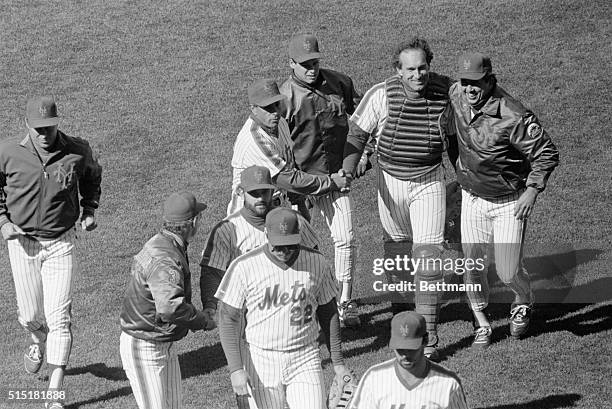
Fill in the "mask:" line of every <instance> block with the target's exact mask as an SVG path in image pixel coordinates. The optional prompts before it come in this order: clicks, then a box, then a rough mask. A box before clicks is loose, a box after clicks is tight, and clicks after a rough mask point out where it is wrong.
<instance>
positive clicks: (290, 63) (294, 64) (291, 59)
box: [289, 58, 297, 68]
mask: <svg viewBox="0 0 612 409" xmlns="http://www.w3.org/2000/svg"><path fill="white" fill-rule="evenodd" d="M296 65H297V63H296V62H295V61H294V60H293V58H289V66H290V67H291V68H295V66H296Z"/></svg>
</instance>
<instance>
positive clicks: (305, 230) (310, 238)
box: [298, 215, 320, 250]
mask: <svg viewBox="0 0 612 409" xmlns="http://www.w3.org/2000/svg"><path fill="white" fill-rule="evenodd" d="M298 222H299V224H300V236H302V243H301V244H302V246H304V247H308V248H309V249H313V250H317V249H319V246H320V242H319V236H317V233H315V231H314V229H313V228H312V225H311V224H310V223H308V221H307V220H306V219H305V218H304V216H302V215H298Z"/></svg>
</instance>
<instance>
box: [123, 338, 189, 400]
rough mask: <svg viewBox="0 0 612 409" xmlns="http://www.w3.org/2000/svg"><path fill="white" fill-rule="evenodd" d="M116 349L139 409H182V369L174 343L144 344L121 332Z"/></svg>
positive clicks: (143, 341) (144, 341)
mask: <svg viewBox="0 0 612 409" xmlns="http://www.w3.org/2000/svg"><path fill="white" fill-rule="evenodd" d="M119 348H120V353H121V362H122V364H123V369H124V370H125V374H126V375H127V377H128V379H129V380H130V385H131V386H132V391H133V392H134V397H135V398H136V403H137V404H138V407H139V408H140V409H179V408H180V407H181V400H182V390H181V368H180V365H179V360H178V355H177V352H176V346H175V345H174V342H156V341H146V340H143V339H138V338H134V337H133V336H131V335H129V334H126V333H125V332H121V337H120V339H119Z"/></svg>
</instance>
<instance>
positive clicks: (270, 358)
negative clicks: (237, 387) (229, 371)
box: [243, 343, 327, 409]
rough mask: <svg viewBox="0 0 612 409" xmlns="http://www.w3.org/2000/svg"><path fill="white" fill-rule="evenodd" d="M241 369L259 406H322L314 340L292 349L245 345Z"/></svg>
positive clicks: (301, 408) (308, 408)
mask: <svg viewBox="0 0 612 409" xmlns="http://www.w3.org/2000/svg"><path fill="white" fill-rule="evenodd" d="M245 355H246V356H243V362H244V369H245V370H246V372H247V373H248V374H249V377H250V379H251V384H252V385H253V389H252V392H253V398H254V399H255V402H256V404H257V407H258V408H259V409H283V408H286V407H287V406H288V407H289V408H291V409H325V408H326V406H327V405H326V403H325V390H324V389H325V388H324V386H323V372H322V369H321V358H320V356H319V348H318V345H317V344H316V343H313V344H310V345H307V346H305V347H303V348H300V349H298V350H295V351H273V350H265V349H261V348H257V347H256V346H254V345H248V347H247V348H246V349H245Z"/></svg>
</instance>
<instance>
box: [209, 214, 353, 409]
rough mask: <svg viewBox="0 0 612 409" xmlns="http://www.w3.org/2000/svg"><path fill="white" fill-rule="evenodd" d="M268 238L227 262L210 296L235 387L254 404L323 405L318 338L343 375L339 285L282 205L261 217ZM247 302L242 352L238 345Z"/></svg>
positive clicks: (276, 407)
mask: <svg viewBox="0 0 612 409" xmlns="http://www.w3.org/2000/svg"><path fill="white" fill-rule="evenodd" d="M265 231H266V237H267V240H268V242H267V243H266V244H265V245H263V246H261V247H258V248H256V249H254V250H252V251H250V252H248V253H246V254H243V255H242V256H240V257H238V258H237V259H236V260H234V262H233V263H232V264H231V265H230V266H229V268H228V270H227V272H226V274H225V276H224V277H223V280H222V281H221V284H220V286H219V289H218V290H217V293H216V294H215V296H216V297H217V298H218V299H219V301H220V303H219V317H220V322H219V332H220V337H221V344H222V346H223V350H224V352H225V356H226V358H227V361H228V366H229V370H230V374H231V376H230V378H231V382H232V388H233V390H234V392H235V393H236V394H237V395H240V396H243V395H247V394H248V393H249V386H250V387H251V388H252V394H253V398H254V400H255V403H256V404H257V407H258V408H266V409H282V408H283V406H284V405H285V404H288V406H289V408H291V409H296V408H303V409H323V408H325V399H326V397H325V396H324V395H325V391H324V387H323V377H322V369H321V360H320V357H319V348H318V343H317V337H318V332H319V323H320V324H321V328H322V329H323V331H324V332H325V334H326V335H327V337H328V339H329V340H330V351H331V358H332V362H333V365H334V370H335V372H336V375H337V376H342V375H344V374H346V373H348V371H347V369H346V367H345V366H344V364H343V360H342V353H341V349H340V323H339V320H338V310H337V308H336V300H335V294H336V285H335V282H334V278H333V276H332V273H331V271H330V269H329V266H328V265H327V263H326V261H325V259H324V258H323V256H322V255H321V253H319V252H318V251H316V250H313V249H309V248H307V247H304V246H301V245H300V243H301V237H302V236H301V234H300V227H299V220H298V214H297V212H295V211H294V210H292V209H288V208H284V207H279V208H276V209H274V210H272V211H270V212H269V213H268V215H267V216H266V222H265ZM243 307H246V310H247V314H246V320H247V325H246V342H247V343H248V350H247V351H246V354H244V355H243V354H241V353H240V351H239V346H238V343H239V341H238V340H239V338H240V318H241V316H242V308H243Z"/></svg>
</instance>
